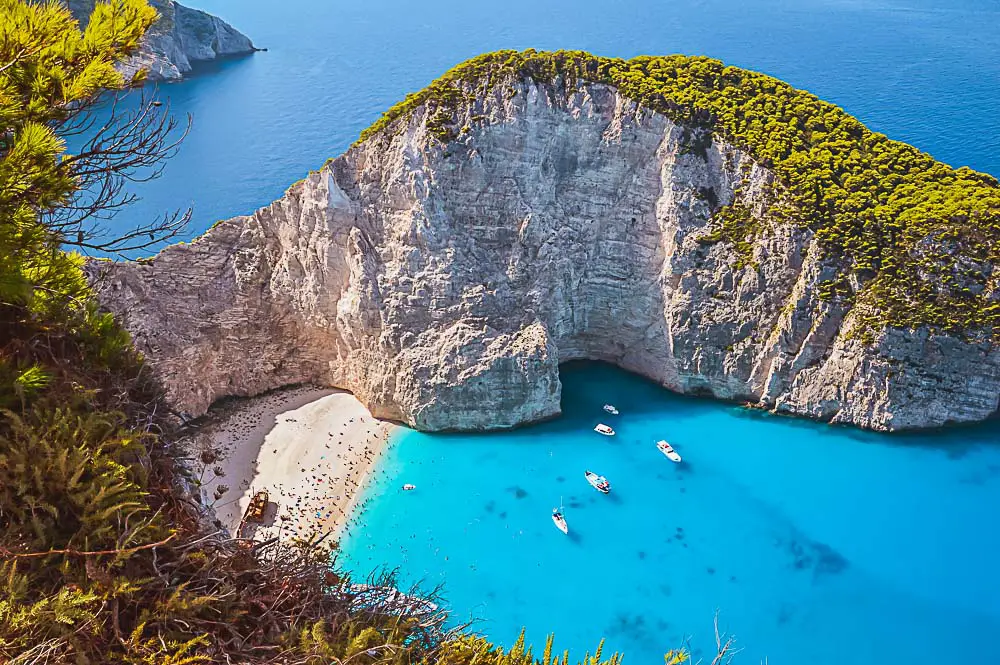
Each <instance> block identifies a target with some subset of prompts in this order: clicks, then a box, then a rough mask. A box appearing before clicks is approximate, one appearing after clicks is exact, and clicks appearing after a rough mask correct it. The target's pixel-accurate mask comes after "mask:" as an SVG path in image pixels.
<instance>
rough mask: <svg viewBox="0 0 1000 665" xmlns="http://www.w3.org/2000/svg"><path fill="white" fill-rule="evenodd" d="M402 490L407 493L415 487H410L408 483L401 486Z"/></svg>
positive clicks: (415, 487)
mask: <svg viewBox="0 0 1000 665" xmlns="http://www.w3.org/2000/svg"><path fill="white" fill-rule="evenodd" d="M403 489H404V490H406V491H407V492H409V491H410V490H415V489H417V486H416V485H412V484H410V483H406V484H405V485H403Z"/></svg>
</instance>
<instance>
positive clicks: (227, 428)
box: [183, 386, 398, 541]
mask: <svg viewBox="0 0 1000 665" xmlns="http://www.w3.org/2000/svg"><path fill="white" fill-rule="evenodd" d="M396 427H398V425H396V424H395V423H391V422H388V421H382V420H378V419H376V418H374V417H373V416H372V415H371V414H370V413H369V412H368V410H367V409H366V408H365V407H364V405H362V404H361V402H359V401H358V400H357V399H356V398H355V397H354V395H352V394H351V393H349V392H347V391H343V390H336V389H330V388H317V387H313V386H299V387H295V388H283V389H279V390H276V391H272V392H269V393H266V394H264V395H261V396H258V397H252V398H246V399H239V400H237V401H234V402H230V403H227V404H224V405H222V406H220V407H218V408H213V409H212V410H211V411H210V412H209V415H208V421H207V422H206V424H204V425H203V426H202V427H200V428H199V430H198V431H197V432H195V433H194V434H192V435H191V436H190V437H188V438H187V439H185V440H184V442H183V445H184V448H185V450H186V451H187V453H188V455H189V456H190V458H191V464H192V467H193V468H192V472H193V473H194V474H195V475H196V476H199V475H200V481H201V494H202V500H203V503H204V505H206V506H207V507H208V508H209V509H210V510H211V511H212V512H213V513H214V515H215V517H216V519H218V520H219V521H220V522H221V523H222V524H223V525H224V526H225V528H226V529H227V530H228V531H229V533H230V534H231V535H233V536H234V537H245V538H250V539H253V540H258V541H260V540H267V539H270V538H278V539H280V540H285V541H289V540H296V539H313V540H315V539H316V538H318V537H320V536H324V537H329V536H332V537H333V540H334V541H337V540H339V539H340V537H341V536H342V535H343V533H344V532H345V529H346V528H347V526H348V523H349V520H350V517H351V515H352V513H353V511H354V510H355V508H356V507H357V505H358V502H359V501H360V496H361V494H362V492H363V491H364V488H365V487H366V485H367V482H368V480H369V478H370V476H371V472H372V470H373V469H374V467H375V464H376V463H377V462H378V460H379V458H380V456H381V455H382V452H383V451H384V450H385V447H386V444H387V442H388V440H389V436H390V435H391V433H392V432H393V430H394V429H395V428H396ZM260 491H266V492H267V494H268V503H267V506H266V508H265V510H264V515H263V517H262V519H261V520H259V521H258V522H256V523H251V522H248V523H246V524H245V525H243V524H242V518H243V516H244V514H245V512H246V510H247V507H248V506H249V504H250V500H251V498H252V497H253V496H254V494H256V493H257V492H260ZM241 526H242V528H241Z"/></svg>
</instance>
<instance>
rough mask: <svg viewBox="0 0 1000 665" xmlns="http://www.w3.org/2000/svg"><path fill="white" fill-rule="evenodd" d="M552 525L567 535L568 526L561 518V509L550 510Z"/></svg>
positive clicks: (564, 519)
mask: <svg viewBox="0 0 1000 665" xmlns="http://www.w3.org/2000/svg"><path fill="white" fill-rule="evenodd" d="M552 523H553V524H555V525H556V528H557V529H559V530H560V531H562V532H563V533H565V534H567V535H569V525H567V524H566V518H565V517H563V514H562V509H560V508H553V509H552Z"/></svg>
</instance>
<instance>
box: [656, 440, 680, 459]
mask: <svg viewBox="0 0 1000 665" xmlns="http://www.w3.org/2000/svg"><path fill="white" fill-rule="evenodd" d="M656 447H657V448H659V449H660V452H661V453H663V454H664V455H666V456H667V459H668V460H670V461H671V462H680V461H681V456H680V455H678V454H677V451H676V450H674V448H673V446H671V445H670V444H669V443H667V442H666V441H657V442H656Z"/></svg>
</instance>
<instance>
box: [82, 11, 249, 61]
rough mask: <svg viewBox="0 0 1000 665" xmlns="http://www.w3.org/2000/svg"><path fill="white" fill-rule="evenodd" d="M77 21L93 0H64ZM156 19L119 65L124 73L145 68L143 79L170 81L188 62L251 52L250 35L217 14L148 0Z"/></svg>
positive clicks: (85, 20) (87, 17)
mask: <svg viewBox="0 0 1000 665" xmlns="http://www.w3.org/2000/svg"><path fill="white" fill-rule="evenodd" d="M64 1H65V4H66V6H67V7H69V9H70V11H72V12H73V15H74V16H75V17H76V19H77V20H78V21H80V22H81V23H82V24H84V25H85V24H86V22H87V20H88V19H89V18H90V14H91V12H93V11H94V4H95V2H96V0H64ZM149 3H150V4H151V5H152V6H153V7H155V8H156V11H157V12H159V14H160V19H159V20H158V21H157V22H156V23H155V24H153V27H152V28H150V30H149V32H148V33H147V34H146V36H145V37H144V38H143V42H142V47H141V48H140V49H139V52H138V53H136V54H135V55H134V56H132V57H131V58H130V59H129V60H127V61H126V62H124V63H123V64H122V65H121V67H120V69H121V71H122V73H124V74H125V75H126V76H129V77H131V76H133V75H134V74H135V73H136V72H137V71H138V70H140V69H146V71H147V80H150V81H172V80H177V79H180V78H181V77H183V76H184V74H187V73H188V72H190V71H191V64H192V63H194V62H201V61H207V60H214V59H216V58H221V57H226V56H235V55H245V54H248V53H253V52H254V51H256V50H257V49H256V48H254V45H253V42H251V41H250V38H249V37H247V36H245V35H244V34H242V33H241V32H239V31H238V30H236V29H235V28H234V27H233V26H231V25H229V24H228V23H226V22H225V21H223V20H222V19H220V18H219V17H217V16H213V15H212V14H209V13H207V12H203V11H200V10H198V9H191V8H190V7H185V6H184V5H181V4H179V3H177V2H174V1H173V0H149Z"/></svg>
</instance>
